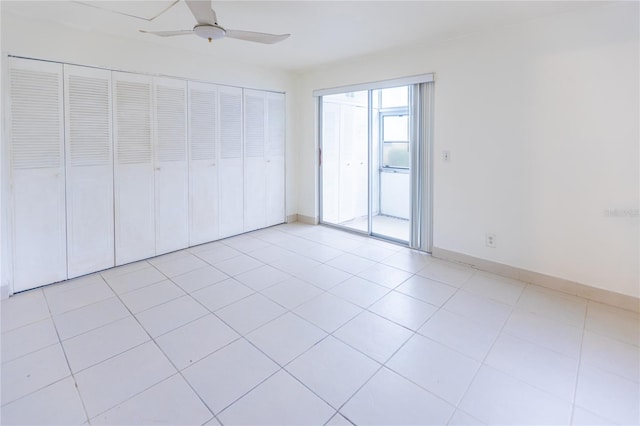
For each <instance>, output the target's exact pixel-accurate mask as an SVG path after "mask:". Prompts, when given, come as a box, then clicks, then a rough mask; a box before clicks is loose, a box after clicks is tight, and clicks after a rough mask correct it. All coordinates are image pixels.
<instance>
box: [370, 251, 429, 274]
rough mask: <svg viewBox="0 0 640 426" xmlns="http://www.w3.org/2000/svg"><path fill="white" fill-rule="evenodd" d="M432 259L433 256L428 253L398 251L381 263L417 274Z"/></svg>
mask: <svg viewBox="0 0 640 426" xmlns="http://www.w3.org/2000/svg"><path fill="white" fill-rule="evenodd" d="M431 261H432V258H431V256H429V255H428V254H425V253H420V252H417V251H413V250H411V251H406V252H404V251H403V252H399V253H396V254H394V255H392V256H389V257H387V258H386V259H383V260H382V262H380V263H383V264H385V265H387V266H392V267H394V268H397V269H401V270H403V271H406V272H410V273H412V274H415V273H416V272H418V271H420V270H421V269H423V268H424V267H425V266H426V265H427V263H429V262H431Z"/></svg>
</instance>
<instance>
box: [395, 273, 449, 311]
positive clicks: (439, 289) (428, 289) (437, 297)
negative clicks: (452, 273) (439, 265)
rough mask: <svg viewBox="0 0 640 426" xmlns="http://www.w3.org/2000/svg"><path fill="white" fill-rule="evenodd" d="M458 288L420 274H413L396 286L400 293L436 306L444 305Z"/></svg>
mask: <svg viewBox="0 0 640 426" xmlns="http://www.w3.org/2000/svg"><path fill="white" fill-rule="evenodd" d="M457 290H458V289H457V288H455V287H452V286H450V285H447V284H443V283H441V282H438V281H434V280H431V279H429V278H424V277H421V276H420V275H414V276H412V277H411V278H409V279H408V280H406V281H405V282H404V283H402V284H401V285H400V286H398V287H397V288H396V291H398V292H400V293H404V294H406V295H408V296H411V297H414V298H416V299H420V300H422V301H423V302H427V303H430V304H432V305H435V306H442V305H444V303H445V302H446V301H447V300H449V299H450V298H451V296H453V294H454V293H455V292H456V291H457Z"/></svg>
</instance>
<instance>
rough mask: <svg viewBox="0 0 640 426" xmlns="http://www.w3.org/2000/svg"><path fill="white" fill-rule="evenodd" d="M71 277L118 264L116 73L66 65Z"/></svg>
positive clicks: (68, 227)
mask: <svg viewBox="0 0 640 426" xmlns="http://www.w3.org/2000/svg"><path fill="white" fill-rule="evenodd" d="M64 81H65V85H64V92H65V134H66V138H65V139H66V165H67V167H66V172H67V185H66V186H67V250H68V251H67V264H68V266H67V267H68V275H69V278H73V277H77V276H79V275H84V274H88V273H90V272H95V271H99V270H102V269H106V268H110V267H112V266H114V264H115V259H114V225H113V223H114V222H113V221H114V217H113V149H112V147H113V141H112V137H111V128H112V123H111V71H106V70H101V69H96V68H87V67H77V66H73V65H64Z"/></svg>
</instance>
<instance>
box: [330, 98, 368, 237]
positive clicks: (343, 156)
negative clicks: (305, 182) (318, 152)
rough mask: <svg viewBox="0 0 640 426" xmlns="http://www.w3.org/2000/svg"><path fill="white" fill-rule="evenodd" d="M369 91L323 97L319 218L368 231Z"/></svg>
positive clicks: (353, 228)
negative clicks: (320, 210) (320, 214)
mask: <svg viewBox="0 0 640 426" xmlns="http://www.w3.org/2000/svg"><path fill="white" fill-rule="evenodd" d="M368 97H369V94H368V91H361V92H351V93H341V94H337V95H330V96H324V97H323V98H322V221H323V222H324V223H329V224H333V225H338V226H343V227H346V228H350V229H352V230H356V231H361V232H365V233H368V232H369V221H368V216H369V167H368V164H369V139H368V135H369V132H368V128H369V118H368V117H369V115H368V111H369V109H368V108H369V101H368Z"/></svg>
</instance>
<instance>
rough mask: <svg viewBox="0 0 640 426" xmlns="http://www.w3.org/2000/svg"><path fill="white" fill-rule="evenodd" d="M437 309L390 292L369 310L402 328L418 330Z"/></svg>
mask: <svg viewBox="0 0 640 426" xmlns="http://www.w3.org/2000/svg"><path fill="white" fill-rule="evenodd" d="M437 309H438V308H436V307H435V306H433V305H430V304H428V303H424V302H422V301H420V300H418V299H414V298H413V297H409V296H407V295H404V294H402V293H398V292H396V291H392V292H391V293H389V294H387V295H386V296H384V297H383V298H382V299H380V300H379V301H378V302H376V303H375V304H374V305H373V306H371V307H370V308H369V310H370V311H371V312H374V313H376V314H378V315H380V316H383V317H385V318H387V319H389V320H391V321H393V322H395V323H398V324H400V325H402V326H403V327H407V328H410V329H411V330H414V331H415V330H418V329H419V328H420V327H421V326H422V324H424V323H425V322H426V321H427V320H428V319H429V318H430V317H431V315H433V314H434V313H435V312H436V311H437Z"/></svg>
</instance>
